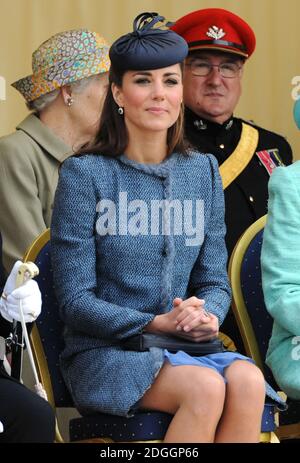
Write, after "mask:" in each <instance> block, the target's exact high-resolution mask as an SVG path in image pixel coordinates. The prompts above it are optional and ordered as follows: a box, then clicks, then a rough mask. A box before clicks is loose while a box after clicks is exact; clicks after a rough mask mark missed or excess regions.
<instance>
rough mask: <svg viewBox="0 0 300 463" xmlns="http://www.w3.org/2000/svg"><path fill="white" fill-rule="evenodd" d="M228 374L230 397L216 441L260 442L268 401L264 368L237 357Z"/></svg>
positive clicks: (226, 400)
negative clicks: (266, 402) (262, 420)
mask: <svg viewBox="0 0 300 463" xmlns="http://www.w3.org/2000/svg"><path fill="white" fill-rule="evenodd" d="M225 376H226V378H227V381H228V383H227V390H226V399H225V406H224V412H223V415H222V418H221V420H220V424H219V426H218V430H217V433H216V442H259V434H260V429H261V418H262V413H263V409H264V400H265V384H264V378H263V375H262V373H261V371H260V370H259V369H258V368H257V367H256V366H255V365H253V364H251V363H249V362H247V361H244V360H237V361H235V362H234V363H232V365H230V366H229V367H228V368H227V370H226V373H225Z"/></svg>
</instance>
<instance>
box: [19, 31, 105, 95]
mask: <svg viewBox="0 0 300 463" xmlns="http://www.w3.org/2000/svg"><path fill="white" fill-rule="evenodd" d="M108 50H109V47H108V45H107V43H106V42H105V40H104V39H103V38H102V37H100V35H98V34H97V33H96V32H91V31H89V30H87V29H77V30H71V31H66V32H61V33H59V34H56V35H54V36H53V37H51V38H50V39H48V40H46V42H44V43H42V45H40V47H39V48H38V49H37V50H36V51H35V52H34V53H33V54H32V71H33V74H32V75H31V76H27V77H24V78H23V79H20V80H17V81H16V82H14V83H13V84H12V86H13V87H14V88H16V89H17V90H18V91H19V92H20V93H21V94H22V95H23V97H24V98H25V100H26V101H28V102H29V101H33V100H36V99H37V98H39V97H40V96H42V95H45V94H46V93H49V92H52V91H53V90H56V89H58V88H60V87H62V86H63V85H68V84H71V83H73V82H76V81H78V80H81V79H84V78H85V77H90V76H93V75H96V74H101V73H103V72H107V71H109V67H110V60H109V56H108Z"/></svg>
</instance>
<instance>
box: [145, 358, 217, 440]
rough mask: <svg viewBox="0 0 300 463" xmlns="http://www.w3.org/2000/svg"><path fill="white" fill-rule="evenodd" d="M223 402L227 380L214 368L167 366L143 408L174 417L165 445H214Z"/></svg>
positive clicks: (152, 388)
mask: <svg viewBox="0 0 300 463" xmlns="http://www.w3.org/2000/svg"><path fill="white" fill-rule="evenodd" d="M224 399H225V383H224V379H223V378H222V376H221V375H219V374H218V373H217V372H215V371H213V370H212V369H211V368H205V367H198V366H191V365H182V366H175V367H174V366H172V365H170V364H169V363H168V362H166V363H165V364H164V366H163V367H162V369H161V371H160V373H159V375H158V376H157V378H156V380H155V382H154V383H153V385H152V386H151V388H150V389H149V390H148V391H147V392H146V393H145V395H144V397H143V398H142V400H141V407H142V408H147V409H150V410H160V411H164V412H167V413H171V414H174V418H173V420H172V421H171V423H170V425H169V428H168V431H167V433H166V435H165V439H164V442H173V443H175V442H213V441H214V438H215V432H216V428H217V425H218V422H219V420H220V417H221V415H222V412H223V406H224Z"/></svg>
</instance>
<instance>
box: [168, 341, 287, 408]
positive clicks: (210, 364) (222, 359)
mask: <svg viewBox="0 0 300 463" xmlns="http://www.w3.org/2000/svg"><path fill="white" fill-rule="evenodd" d="M164 357H165V359H166V360H167V361H169V362H170V363H171V365H173V366H180V365H194V366H199V367H206V368H211V369H212V370H215V371H217V372H218V373H219V374H220V375H221V376H223V378H224V381H225V383H226V378H225V369H226V368H227V367H229V366H230V365H231V364H232V363H233V362H235V361H236V360H246V361H248V362H250V363H254V361H253V360H252V359H251V358H249V357H246V356H245V355H242V354H239V353H238V352H229V351H227V352H220V353H217V354H209V355H202V356H201V357H192V356H191V355H189V354H187V353H186V352H183V351H178V352H176V353H174V354H173V353H171V352H169V351H168V350H166V349H165V350H164ZM265 387H266V395H267V403H269V402H270V399H271V401H272V403H275V405H276V406H277V408H278V409H279V410H286V409H287V405H286V403H285V402H284V401H283V400H282V399H281V397H280V396H279V395H278V394H277V393H276V392H275V391H274V389H273V388H272V387H271V386H270V385H269V384H268V383H267V382H265Z"/></svg>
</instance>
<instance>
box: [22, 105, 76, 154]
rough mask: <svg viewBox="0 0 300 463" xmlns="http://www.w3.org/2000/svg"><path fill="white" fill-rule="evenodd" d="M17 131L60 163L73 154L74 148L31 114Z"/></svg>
mask: <svg viewBox="0 0 300 463" xmlns="http://www.w3.org/2000/svg"><path fill="white" fill-rule="evenodd" d="M16 129H17V130H22V131H23V132H25V133H26V134H27V135H28V136H29V137H30V138H32V139H33V140H35V141H36V143H38V144H39V145H40V146H41V148H43V150H45V151H47V153H49V154H50V155H51V156H53V157H54V158H55V159H57V160H58V161H59V162H62V161H64V160H65V159H67V158H68V157H69V156H70V155H71V154H73V151H72V148H71V147H70V146H68V145H66V144H65V143H64V142H63V141H62V140H61V139H60V138H58V137H57V136H56V135H55V134H54V133H53V132H52V131H51V130H50V129H49V128H48V127H47V126H46V125H45V124H43V123H42V122H41V121H40V119H39V118H38V117H37V116H36V115H35V114H29V116H27V117H26V118H25V119H24V120H23V121H22V122H21V123H20V124H19V125H18V126H17V127H16Z"/></svg>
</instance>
